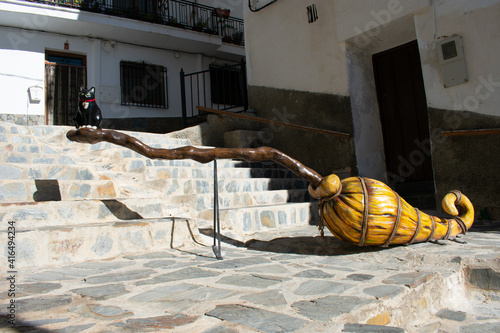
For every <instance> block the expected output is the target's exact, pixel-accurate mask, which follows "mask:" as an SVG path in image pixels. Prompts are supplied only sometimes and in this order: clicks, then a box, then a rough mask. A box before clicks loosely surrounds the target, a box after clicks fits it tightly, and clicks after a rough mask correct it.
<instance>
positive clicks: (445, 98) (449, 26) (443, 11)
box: [415, 0, 500, 121]
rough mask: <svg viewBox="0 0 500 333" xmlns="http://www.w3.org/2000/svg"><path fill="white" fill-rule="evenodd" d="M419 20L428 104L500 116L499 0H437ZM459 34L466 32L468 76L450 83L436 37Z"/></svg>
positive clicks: (464, 40) (419, 14)
mask: <svg viewBox="0 0 500 333" xmlns="http://www.w3.org/2000/svg"><path fill="white" fill-rule="evenodd" d="M415 25H416V30H417V35H418V41H419V47H420V54H421V58H422V70H423V75H424V81H425V87H426V95H427V102H428V104H429V106H430V107H434V108H439V109H445V110H466V111H472V112H477V113H481V114H486V115H495V116H500V108H499V105H500V61H499V59H500V35H499V33H498V31H499V30H500V0H481V1H467V0H454V1H443V0H439V1H437V0H436V1H435V6H434V8H432V9H429V10H427V11H425V12H421V13H418V14H417V15H416V16H415ZM454 35H459V36H462V38H463V48H464V53H465V61H466V65H467V71H468V76H469V82H468V83H466V84H461V85H457V86H453V87H449V88H445V87H444V86H443V81H442V77H441V69H440V66H439V63H438V54H437V47H436V43H437V42H438V41H440V40H441V39H442V38H443V37H446V36H454ZM454 121H456V120H454Z"/></svg>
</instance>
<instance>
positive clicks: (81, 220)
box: [0, 198, 188, 231]
mask: <svg viewBox="0 0 500 333" xmlns="http://www.w3.org/2000/svg"><path fill="white" fill-rule="evenodd" d="M0 210H1V211H2V213H1V214H0V221H2V222H3V224H2V225H7V224H6V223H7V222H8V221H15V222H16V228H17V230H18V231H22V230H24V229H32V228H38V227H41V226H42V227H49V226H50V227H54V226H76V225H79V224H85V223H88V221H95V222H113V221H127V220H133V219H151V218H164V217H172V216H177V217H180V216H187V214H188V207H185V206H183V205H182V204H181V203H166V202H165V201H164V200H163V199H161V198H141V199H139V198H132V199H120V200H116V199H106V200H80V201H71V202H69V201H45V202H33V203H18V204H10V203H9V204H0Z"/></svg>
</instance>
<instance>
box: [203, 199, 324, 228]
mask: <svg viewBox="0 0 500 333" xmlns="http://www.w3.org/2000/svg"><path fill="white" fill-rule="evenodd" d="M219 217H220V223H221V228H222V229H225V230H231V231H232V232H233V233H235V234H238V233H243V234H249V233H254V232H257V231H265V230H271V229H283V228H290V227H292V226H299V225H309V224H316V223H317V222H318V220H319V217H318V203H317V202H302V203H287V204H281V205H262V206H252V207H243V208H236V209H220V210H219ZM200 218H201V219H202V220H204V221H207V226H210V225H211V223H213V222H211V220H212V221H213V211H212V210H207V211H204V212H202V213H200ZM208 221H210V222H208ZM200 227H203V224H201V223H200Z"/></svg>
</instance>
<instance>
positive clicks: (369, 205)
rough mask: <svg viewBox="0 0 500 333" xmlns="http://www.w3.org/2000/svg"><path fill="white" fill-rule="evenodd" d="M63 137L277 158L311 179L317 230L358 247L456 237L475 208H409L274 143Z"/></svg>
mask: <svg viewBox="0 0 500 333" xmlns="http://www.w3.org/2000/svg"><path fill="white" fill-rule="evenodd" d="M66 136H67V137H68V139H69V140H71V141H76V142H81V143H89V144H94V143H98V142H101V141H106V142H110V143H113V144H116V145H120V146H123V147H126V148H129V149H131V150H133V151H135V152H137V153H139V154H141V155H144V156H146V157H148V158H151V159H168V160H176V159H192V160H195V161H197V162H200V163H208V162H210V161H213V160H214V159H242V160H245V161H248V162H260V161H274V162H277V163H279V164H281V165H283V166H284V167H286V168H288V169H289V170H291V171H292V172H294V173H295V174H296V175H298V176H300V177H302V178H304V179H306V180H307V181H308V182H309V183H310V185H309V193H310V194H311V195H312V196H313V197H314V198H316V199H319V200H320V205H319V210H320V223H319V228H320V230H321V233H323V228H324V226H326V227H327V228H328V229H329V230H330V232H331V233H332V234H333V235H334V236H336V237H337V238H339V239H342V240H344V241H347V242H349V243H351V244H356V245H359V246H365V245H380V246H389V245H395V244H412V243H419V242H426V241H437V240H440V239H455V237H457V235H458V234H461V233H462V234H465V233H466V232H467V230H468V229H469V228H470V227H471V225H472V223H473V221H474V207H473V206H472V204H471V202H470V200H469V199H468V198H467V197H466V196H465V195H463V194H461V193H460V192H459V191H452V192H450V193H448V194H447V195H446V196H445V197H444V199H443V202H442V206H443V209H444V210H445V211H446V212H447V213H448V214H450V215H453V216H454V218H452V219H444V218H438V217H435V216H431V215H428V214H426V213H424V212H421V211H419V210H418V209H416V208H414V207H412V206H411V205H409V204H408V203H407V202H406V201H405V200H404V199H403V198H401V197H400V196H399V195H398V194H397V193H396V192H394V191H393V190H392V189H391V188H390V187H389V186H387V185H385V184H384V183H382V182H380V181H377V180H374V179H370V178H363V177H350V178H346V179H344V180H342V181H340V179H339V177H338V176H337V175H335V174H332V175H329V176H327V177H324V178H323V177H322V176H321V175H320V174H319V173H317V172H316V171H314V170H312V169H310V168H308V167H306V166H305V165H303V164H302V163H300V162H299V161H297V160H295V159H293V158H291V157H290V156H288V155H286V154H284V153H282V152H281V151H279V150H277V149H274V148H269V147H260V148H241V149H235V148H204V149H202V148H196V147H192V146H186V147H180V148H175V149H161V148H152V147H150V146H148V145H146V144H144V143H143V142H141V141H139V140H137V139H136V138H134V137H131V136H129V135H127V134H124V133H120V132H117V131H114V130H104V129H92V128H87V127H82V128H79V129H78V130H71V131H69V132H68V133H67V134H66Z"/></svg>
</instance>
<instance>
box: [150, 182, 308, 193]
mask: <svg viewBox="0 0 500 333" xmlns="http://www.w3.org/2000/svg"><path fill="white" fill-rule="evenodd" d="M144 185H146V186H148V187H150V188H153V189H157V190H161V191H163V193H164V195H166V196H171V195H189V194H207V193H213V180H211V179H209V180H207V179H189V178H186V179H183V178H179V179H160V180H151V181H147V182H144ZM307 186H308V182H307V181H305V180H303V179H300V178H299V179H293V178H284V179H278V178H276V179H266V178H250V179H248V178H246V179H231V180H224V179H221V180H219V181H218V190H219V193H221V194H223V193H240V192H261V191H273V190H287V189H289V190H292V189H305V188H307Z"/></svg>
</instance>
